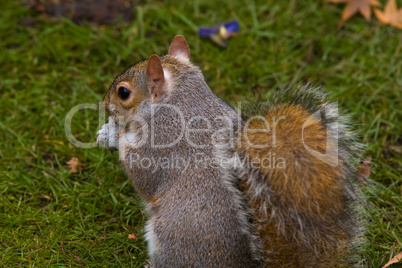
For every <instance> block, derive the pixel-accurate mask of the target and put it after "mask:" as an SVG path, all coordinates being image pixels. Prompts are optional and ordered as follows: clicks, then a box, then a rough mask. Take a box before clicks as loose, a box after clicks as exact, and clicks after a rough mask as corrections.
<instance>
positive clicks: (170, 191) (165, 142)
mask: <svg viewBox="0 0 402 268" xmlns="http://www.w3.org/2000/svg"><path fill="white" fill-rule="evenodd" d="M103 105H104V108H105V109H106V111H107V113H108V114H109V116H110V117H109V122H108V123H107V124H105V125H104V126H103V127H102V129H101V130H100V131H99V132H98V139H97V142H98V144H99V145H100V146H102V147H105V148H109V149H116V150H118V152H119V157H120V159H121V162H122V164H123V166H124V169H125V171H126V173H127V175H128V177H129V178H130V179H131V180H132V182H133V184H134V187H135V190H136V191H137V193H138V194H139V195H140V196H141V198H142V199H143V201H144V204H145V207H146V211H147V214H148V216H149V219H148V221H147V223H146V226H145V232H146V233H145V239H146V241H147V244H148V254H149V257H150V265H151V266H152V267H350V265H356V264H357V263H359V257H358V254H357V253H358V252H359V249H360V248H361V245H362V243H363V233H364V232H363V231H364V223H363V221H362V220H361V217H360V215H361V214H362V205H361V204H362V201H363V197H362V194H361V191H360V190H359V187H358V186H357V185H356V182H355V177H356V175H357V173H356V170H355V168H354V163H355V151H356V148H358V147H359V146H358V143H356V142H355V139H354V136H353V134H352V133H351V132H350V131H349V127H348V124H347V122H346V121H347V120H346V119H345V118H346V117H344V116H341V115H338V111H337V109H336V107H335V105H334V103H331V102H329V101H327V100H326V97H325V94H323V93H321V92H320V91H319V90H318V89H315V88H313V87H310V86H309V85H307V86H299V87H298V88H296V89H294V90H285V91H283V92H279V94H277V97H275V101H273V102H272V103H271V105H270V106H267V107H265V108H264V110H263V111H262V112H263V114H264V115H263V116H260V115H256V116H253V117H250V118H245V117H244V116H241V115H239V113H238V112H236V111H235V110H234V109H233V108H231V107H230V106H229V105H228V104H227V103H225V102H224V101H223V100H222V99H221V98H219V97H218V96H216V95H215V94H214V93H213V92H212V91H211V90H210V88H209V87H208V85H207V84H206V82H205V80H204V77H203V75H202V73H201V71H200V69H199V68H198V67H196V66H195V65H193V64H192V63H191V62H190V49H189V46H188V44H187V42H186V39H185V38H184V37H183V36H180V35H178V36H176V37H175V38H174V39H173V41H172V43H171V45H170V49H169V52H168V54H167V55H165V56H161V57H159V56H157V55H152V56H151V57H150V58H149V59H148V60H144V61H142V62H139V63H137V64H135V65H133V66H131V67H130V68H128V69H127V70H126V71H124V72H123V73H122V74H121V75H119V76H118V77H117V78H116V79H115V80H114V82H113V84H112V85H111V87H110V89H109V90H108V92H107V93H106V95H105V97H104V98H103ZM260 112H261V111H260ZM345 122H346V123H345Z"/></svg>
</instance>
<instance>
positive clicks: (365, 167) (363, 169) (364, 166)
mask: <svg viewBox="0 0 402 268" xmlns="http://www.w3.org/2000/svg"><path fill="white" fill-rule="evenodd" d="M371 160H372V158H371V157H367V158H366V159H365V160H364V161H363V163H361V164H360V165H359V169H358V171H359V174H360V175H361V176H363V177H364V178H365V179H368V177H370V174H371V168H370V165H371Z"/></svg>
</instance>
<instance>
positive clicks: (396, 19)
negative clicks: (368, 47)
mask: <svg viewBox="0 0 402 268" xmlns="http://www.w3.org/2000/svg"><path fill="white" fill-rule="evenodd" d="M374 13H375V15H376V17H377V19H378V20H379V21H381V22H382V23H384V24H390V25H392V26H394V27H396V28H399V29H402V8H400V9H398V8H397V7H396V2H395V0H388V3H387V4H386V5H385V8H384V12H382V11H381V10H379V9H375V10H374Z"/></svg>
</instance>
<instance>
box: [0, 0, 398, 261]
mask: <svg viewBox="0 0 402 268" xmlns="http://www.w3.org/2000/svg"><path fill="white" fill-rule="evenodd" d="M382 2H383V4H384V1H382ZM1 3H2V4H1V5H2V8H1V9H0V266H1V267H15V266H24V267H50V266H52V267H54V266H61V267H69V266H80V265H82V261H80V259H82V260H84V261H85V263H86V265H87V266H89V267H121V266H123V267H139V266H140V265H141V264H143V263H144V262H145V260H146V253H145V242H144V240H143V238H142V234H143V233H142V226H143V223H144V219H145V215H144V211H143V208H142V206H141V201H140V200H139V198H138V196H136V194H135V193H134V190H133V187H132V185H131V182H129V181H128V179H127V177H126V176H125V174H124V172H123V170H122V168H121V166H120V164H119V161H118V157H117V154H113V155H112V154H110V153H109V152H108V151H106V150H102V149H99V148H91V149H81V148H76V147H74V146H72V145H71V144H70V142H69V141H68V139H67V138H66V135H65V132H64V120H65V116H66V114H67V113H68V111H69V110H70V109H71V108H72V107H74V106H75V105H77V104H80V103H97V102H99V101H100V100H101V99H102V97H103V95H104V94H105V93H106V90H107V89H108V87H109V85H110V84H111V82H112V80H113V78H114V77H115V76H116V75H118V74H119V73H120V72H122V71H123V70H124V69H125V68H126V67H128V66H130V65H131V64H133V63H135V62H137V61H139V60H142V59H144V58H147V57H149V56H150V55H151V54H153V53H157V54H166V52H167V50H168V47H169V44H170V41H171V39H172V38H173V36H174V35H176V34H183V35H185V36H186V38H187V40H188V42H189V45H190V48H191V52H192V61H193V62H194V63H195V64H197V65H198V66H200V67H201V68H202V70H203V73H204V75H205V78H206V80H207V82H208V84H209V85H210V87H211V88H212V89H213V90H214V91H215V92H216V93H217V94H219V95H220V96H221V97H223V98H224V99H226V100H227V101H228V102H230V103H231V104H233V105H235V104H236V103H237V102H238V101H241V100H243V99H244V98H245V97H249V96H252V95H255V94H258V93H259V92H258V89H259V88H269V89H270V90H277V89H279V88H281V87H285V86H286V85H288V84H290V83H298V82H307V81H314V82H315V83H317V84H322V85H325V86H326V87H327V89H328V91H329V92H330V94H331V96H332V97H334V98H336V99H338V100H339V103H340V105H341V106H343V107H344V108H346V109H347V110H349V111H350V112H351V113H353V114H354V120H355V122H356V128H357V129H359V130H360V133H361V141H362V142H363V143H364V144H366V145H367V150H366V153H365V155H366V156H371V157H373V163H374V164H373V173H372V175H371V180H372V185H371V186H369V187H368V189H367V190H366V192H367V194H368V197H369V203H370V206H369V212H370V215H371V216H372V219H371V220H370V224H369V231H368V234H367V239H368V241H369V246H368V248H367V251H366V253H365V256H364V257H365V259H366V262H367V264H368V266H369V267H379V266H381V265H383V264H385V263H386V262H387V261H388V260H389V259H390V258H391V257H392V256H393V255H395V254H397V253H398V252H400V251H401V250H402V197H401V196H402V176H401V174H402V137H401V133H402V111H401V108H402V31H401V30H398V29H395V28H392V27H389V26H383V25H380V24H379V22H378V21H377V20H375V19H372V20H371V21H365V20H364V19H363V18H362V17H360V16H355V17H353V18H352V19H351V20H349V21H348V22H347V23H346V24H345V26H344V28H342V29H338V28H337V24H338V21H339V18H340V16H341V12H342V6H340V5H333V4H329V3H326V2H325V1H317V0H316V1H313V0H306V1H292V0H291V1H269V0H265V1H229V0H227V1H223V2H220V3H215V2H214V1H201V0H197V1H188V2H185V1H181V2H180V3H179V4H177V1H163V2H160V1H149V2H148V3H147V4H145V5H142V6H137V7H136V9H135V10H134V11H133V12H135V17H136V18H135V20H134V21H132V22H131V23H124V22H122V23H119V24H117V25H114V26H108V27H97V26H92V25H89V24H88V25H84V26H77V25H76V24H74V23H72V22H71V21H69V20H67V19H64V20H58V21H55V20H53V19H50V20H49V19H46V18H43V17H41V16H38V15H37V14H36V13H33V12H32V11H29V10H27V9H26V8H25V7H23V6H22V5H21V4H18V2H15V1H11V0H8V1H5V0H3V1H1ZM175 3H176V4H175ZM398 4H399V6H401V5H402V2H401V1H398ZM31 16H33V17H35V18H37V24H36V25H35V26H34V27H26V26H22V25H21V24H20V23H19V22H20V21H21V20H22V19H23V18H26V17H31ZM231 19H236V20H238V21H239V23H240V25H241V29H242V30H241V34H240V36H239V37H236V38H233V39H232V40H231V41H230V45H229V47H228V48H227V49H220V48H219V47H217V46H215V45H214V44H213V43H212V42H210V41H209V40H207V39H200V38H199V37H197V32H196V30H197V26H208V25H214V24H215V23H219V22H223V21H229V20H231ZM72 129H73V133H74V135H75V137H77V138H78V139H80V140H81V141H88V142H89V141H94V140H95V133H96V131H97V129H98V111H96V110H90V109H87V110H85V111H82V112H79V113H77V114H76V116H75V117H74V119H73V128H72ZM73 156H75V157H77V158H78V159H79V160H80V161H81V163H82V170H81V171H80V172H79V173H77V174H71V173H69V172H68V169H67V165H66V162H67V161H69V160H70V159H71V157H73ZM132 233H134V234H136V235H137V238H136V239H131V240H129V239H128V238H127V236H128V235H129V234H132ZM75 256H77V257H78V258H80V259H77V258H76V257H75ZM394 266H395V267H396V266H398V265H394Z"/></svg>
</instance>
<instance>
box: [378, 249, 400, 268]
mask: <svg viewBox="0 0 402 268" xmlns="http://www.w3.org/2000/svg"><path fill="white" fill-rule="evenodd" d="M401 260H402V251H401V252H399V253H398V254H396V255H395V256H394V257H393V258H392V259H391V260H390V261H389V262H387V263H386V264H385V265H384V266H383V267H382V268H386V267H388V266H390V265H391V264H394V263H397V262H400V261H401Z"/></svg>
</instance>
